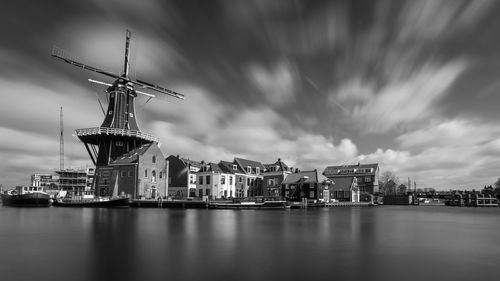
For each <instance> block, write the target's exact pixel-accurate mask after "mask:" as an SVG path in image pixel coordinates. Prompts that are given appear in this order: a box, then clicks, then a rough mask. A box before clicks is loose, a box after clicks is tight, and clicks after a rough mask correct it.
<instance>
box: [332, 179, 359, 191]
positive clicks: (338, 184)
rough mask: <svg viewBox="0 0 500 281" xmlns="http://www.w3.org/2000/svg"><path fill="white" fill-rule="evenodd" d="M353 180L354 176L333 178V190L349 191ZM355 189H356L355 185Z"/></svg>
mask: <svg viewBox="0 0 500 281" xmlns="http://www.w3.org/2000/svg"><path fill="white" fill-rule="evenodd" d="M354 178H355V176H350V177H341V178H335V180H334V185H333V188H334V189H337V190H339V189H341V190H350V189H351V187H352V185H353V181H354ZM355 188H357V185H356V186H355Z"/></svg>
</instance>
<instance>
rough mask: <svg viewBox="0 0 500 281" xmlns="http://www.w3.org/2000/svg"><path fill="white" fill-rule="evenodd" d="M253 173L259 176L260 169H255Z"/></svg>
mask: <svg viewBox="0 0 500 281" xmlns="http://www.w3.org/2000/svg"><path fill="white" fill-rule="evenodd" d="M255 173H256V174H257V175H258V174H260V168H259V167H257V168H255Z"/></svg>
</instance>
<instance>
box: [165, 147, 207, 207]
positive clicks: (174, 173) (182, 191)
mask: <svg viewBox="0 0 500 281" xmlns="http://www.w3.org/2000/svg"><path fill="white" fill-rule="evenodd" d="M167 161H168V163H169V165H168V174H169V177H168V195H169V196H171V197H173V198H177V199H181V198H189V197H195V196H196V181H197V177H196V172H198V171H199V170H200V167H201V163H200V162H196V161H192V160H189V159H184V158H181V157H179V155H177V156H174V155H170V156H169V157H167Z"/></svg>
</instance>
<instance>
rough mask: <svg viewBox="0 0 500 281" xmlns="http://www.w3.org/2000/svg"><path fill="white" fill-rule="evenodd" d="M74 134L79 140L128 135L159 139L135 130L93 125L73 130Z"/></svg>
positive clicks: (151, 139) (152, 139)
mask: <svg viewBox="0 0 500 281" xmlns="http://www.w3.org/2000/svg"><path fill="white" fill-rule="evenodd" d="M75 135H76V136H77V137H78V138H80V139H81V140H84V139H91V138H96V137H107V136H109V137H117V136H121V137H130V138H139V139H142V140H145V141H151V142H159V139H158V138H157V137H155V136H153V135H151V134H146V133H142V132H140V131H137V130H128V129H119V128H108V127H94V128H85V129H77V130H75Z"/></svg>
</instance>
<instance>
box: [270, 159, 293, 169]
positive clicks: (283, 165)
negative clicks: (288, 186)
mask: <svg viewBox="0 0 500 281" xmlns="http://www.w3.org/2000/svg"><path fill="white" fill-rule="evenodd" d="M276 166H278V167H279V168H278V171H288V170H289V167H288V165H287V164H285V163H284V162H283V161H281V158H278V161H276V162H275V163H272V164H264V167H266V170H270V168H271V167H276Z"/></svg>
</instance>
